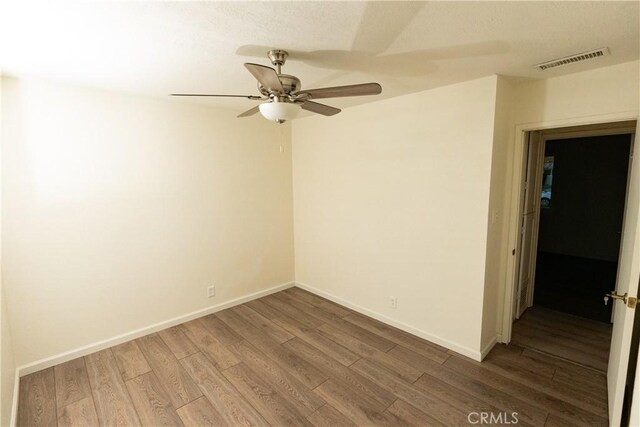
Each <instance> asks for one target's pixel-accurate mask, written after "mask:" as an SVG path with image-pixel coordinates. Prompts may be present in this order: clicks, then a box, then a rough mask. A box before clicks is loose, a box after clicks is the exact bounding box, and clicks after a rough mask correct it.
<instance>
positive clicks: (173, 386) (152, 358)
mask: <svg viewBox="0 0 640 427" xmlns="http://www.w3.org/2000/svg"><path fill="white" fill-rule="evenodd" d="M137 342H138V346H139V347H140V350H141V351H142V353H143V354H144V356H145V358H146V359H147V361H148V362H149V365H150V366H151V369H152V370H153V372H155V374H156V376H157V377H158V380H159V381H160V384H162V388H164V390H165V391H166V392H167V396H169V400H170V401H171V404H172V405H173V406H174V407H175V408H179V407H180V406H182V405H186V404H187V403H189V402H191V401H192V400H195V399H197V398H198V397H200V396H202V392H201V391H200V389H199V388H198V386H197V385H196V384H195V383H194V382H193V380H192V379H191V377H190V376H189V375H188V374H187V372H186V371H185V370H184V368H183V367H182V366H181V365H180V363H178V359H176V357H175V356H174V355H173V353H172V352H171V350H169V347H167V345H166V344H165V343H164V341H162V339H160V337H159V336H158V335H157V334H151V335H147V336H145V337H142V338H138V339H137ZM181 360H182V359H181Z"/></svg>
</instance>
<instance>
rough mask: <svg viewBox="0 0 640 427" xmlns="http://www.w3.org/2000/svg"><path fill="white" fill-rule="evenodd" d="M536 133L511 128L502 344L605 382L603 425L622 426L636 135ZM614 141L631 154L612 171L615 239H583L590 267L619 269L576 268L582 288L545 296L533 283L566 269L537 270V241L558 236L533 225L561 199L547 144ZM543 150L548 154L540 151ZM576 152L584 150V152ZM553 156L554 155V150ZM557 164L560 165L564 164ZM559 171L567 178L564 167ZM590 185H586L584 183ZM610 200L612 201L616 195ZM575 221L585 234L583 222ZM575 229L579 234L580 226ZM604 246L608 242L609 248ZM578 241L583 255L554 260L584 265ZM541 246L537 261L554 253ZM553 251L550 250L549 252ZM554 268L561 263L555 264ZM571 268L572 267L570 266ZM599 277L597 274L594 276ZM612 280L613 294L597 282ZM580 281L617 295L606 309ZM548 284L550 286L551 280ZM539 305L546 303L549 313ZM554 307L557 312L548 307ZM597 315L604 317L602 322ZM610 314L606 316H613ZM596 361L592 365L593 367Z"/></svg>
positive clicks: (605, 128)
mask: <svg viewBox="0 0 640 427" xmlns="http://www.w3.org/2000/svg"><path fill="white" fill-rule="evenodd" d="M567 122H569V121H567ZM538 129H540V130H536V129H535V128H533V129H532V128H531V127H528V129H527V127H525V126H522V127H517V128H516V134H517V135H518V138H517V144H516V149H515V152H514V158H515V159H517V161H521V162H522V163H520V164H517V163H516V164H515V167H514V169H515V175H514V178H515V180H514V187H513V189H512V197H513V198H512V204H511V206H512V207H511V209H512V214H511V215H510V224H511V225H510V227H512V228H510V229H511V230H512V231H511V233H513V234H511V235H510V236H509V244H510V245H513V246H510V247H511V248H513V249H510V251H511V250H512V253H509V255H511V257H510V258H509V259H508V261H507V275H508V277H510V278H511V279H510V280H512V282H511V283H512V285H507V298H508V299H507V300H506V301H510V302H511V304H505V316H504V322H505V323H504V327H503V342H507V343H508V342H512V343H513V342H517V341H520V342H521V343H523V346H526V347H531V348H534V350H535V351H540V352H542V353H546V356H551V357H554V358H557V359H558V360H562V361H563V362H562V363H565V362H570V363H572V364H575V365H576V366H580V365H581V368H584V369H587V371H588V372H592V373H593V375H590V376H592V377H593V378H599V382H600V383H602V381H603V380H604V381H606V384H607V386H606V391H605V393H606V396H605V399H606V401H607V402H608V406H609V416H610V422H612V423H613V424H624V420H625V418H626V416H624V415H623V414H624V413H625V412H626V411H624V410H623V400H626V399H624V398H623V396H625V395H626V394H627V392H628V390H632V387H629V382H628V381H625V377H626V376H627V372H632V371H628V369H627V368H628V366H629V364H630V362H631V363H632V364H633V363H635V360H636V358H637V352H633V351H631V341H632V340H631V334H632V329H633V328H632V326H633V323H634V321H633V319H634V313H635V307H636V301H637V299H636V298H635V297H636V296H637V291H638V277H639V276H640V263H639V262H638V261H640V259H639V257H638V254H639V253H640V225H639V224H640V222H639V221H638V217H639V215H640V209H639V207H640V156H633V146H634V138H635V136H636V135H637V134H638V127H637V122H636V121H635V120H632V121H628V122H622V121H620V122H615V123H602V124H594V125H583V126H573V127H566V128H555V129H551V128H550V127H548V126H545V124H541V125H539V127H538ZM616 135H619V136H620V138H622V137H624V138H626V139H627V141H629V142H628V143H623V145H627V144H628V145H627V147H629V148H630V150H627V151H626V158H627V159H628V162H627V168H626V169H627V170H626V171H620V170H618V169H619V168H618V167H616V169H617V170H618V172H620V173H621V174H622V176H623V177H625V178H626V180H623V181H624V183H625V184H626V186H620V187H622V190H621V191H622V194H623V195H624V198H623V199H624V204H623V206H624V211H623V212H624V214H623V217H624V219H623V221H622V223H623V226H622V227H621V230H617V232H615V234H616V236H615V237H616V238H615V239H613V238H611V236H608V237H607V238H608V239H609V241H608V242H605V241H604V238H603V237H602V235H600V237H599V238H597V239H596V238H594V237H593V236H591V237H590V238H591V239H593V241H596V242H599V243H598V245H599V246H601V247H600V248H599V250H600V255H598V257H599V258H594V259H595V260H596V261H602V262H604V263H607V262H608V263H611V262H614V261H615V262H617V261H619V265H618V266H617V268H613V270H616V271H615V273H612V272H611V270H612V268H611V265H610V264H609V266H608V267H607V266H606V264H603V265H599V266H596V267H593V265H592V266H590V268H595V269H597V271H595V272H594V271H592V272H591V273H590V274H585V273H584V271H583V270H584V269H585V267H584V265H583V267H582V268H578V269H577V270H580V273H581V274H582V276H583V278H584V277H586V279H584V280H583V281H582V282H581V283H582V285H581V286H582V287H580V286H577V285H576V286H577V287H574V288H571V287H569V286H568V285H567V283H566V280H564V284H565V287H568V288H569V290H566V289H564V290H557V289H556V290H554V291H549V292H548V295H546V296H545V295H544V294H545V291H544V290H543V289H544V288H543V287H542V286H539V283H540V280H541V278H540V277H537V276H541V275H544V274H547V275H548V276H551V277H554V276H555V282H556V283H558V282H563V280H562V277H561V276H562V275H564V276H568V275H569V273H568V271H565V270H570V268H568V267H565V268H561V271H560V274H558V271H557V270H558V268H556V269H555V270H554V269H553V268H551V269H550V270H548V271H550V273H549V272H548V271H547V273H545V272H544V271H543V270H542V269H541V268H540V267H541V266H543V263H544V262H545V260H544V259H543V260H542V261H541V263H540V265H539V263H538V255H539V254H538V252H539V251H538V250H539V249H540V247H539V241H538V240H539V238H540V239H542V240H544V239H545V233H548V232H549V231H553V230H558V228H553V227H552V226H551V227H547V224H542V223H541V221H540V219H541V217H543V216H545V215H547V214H550V213H552V212H554V211H552V210H546V211H545V209H553V208H554V207H558V204H557V203H561V205H560V207H561V206H562V202H558V197H559V196H558V191H560V192H561V193H562V190H558V186H560V187H562V185H561V184H560V185H559V184H558V174H559V173H560V170H559V169H558V167H559V166H558V165H559V161H560V159H559V157H562V156H563V154H562V153H560V152H558V151H554V148H553V144H554V141H557V142H558V146H559V143H560V142H565V143H567V142H568V140H573V139H580V140H582V141H586V139H585V138H591V137H602V136H607V137H611V136H616ZM559 140H564V141H559ZM594 141H595V140H594ZM636 142H637V141H636ZM594 144H595V142H594ZM635 145H637V144H635ZM547 146H549V147H551V148H549V149H548V150H547V149H546V148H547ZM561 148H562V147H561ZM582 148H583V149H584V147H582ZM555 149H556V150H557V147H556V148H555ZM614 151H615V150H614ZM620 151H621V152H622V151H623V149H620ZM636 151H637V150H636ZM610 154H611V153H606V154H604V156H605V157H606V156H609V155H610ZM556 157H558V158H556ZM614 157H615V156H614ZM609 160H610V159H609ZM609 160H607V159H606V158H602V157H601V158H600V159H599V160H598V162H597V163H596V166H595V167H597V168H601V167H602V164H604V163H609ZM562 163H566V162H564V161H563V162H562ZM571 166H572V167H573V166H575V162H572V163H571ZM563 169H565V172H566V169H567V168H566V167H565V168H563ZM622 172H624V173H622ZM590 175H594V176H595V175H598V173H597V171H596V172H594V171H593V170H592V173H591V174H590ZM589 179H591V178H583V181H586V182H589ZM600 179H605V178H600ZM518 180H520V181H518ZM591 181H593V180H592V179H591ZM609 182H610V181H609ZM518 183H519V184H520V185H518ZM587 187H588V185H587ZM617 188H618V187H617ZM580 192H581V191H578V190H574V191H572V192H571V193H570V194H571V197H573V198H575V197H577V193H580ZM616 192H617V190H616V191H614V193H616ZM582 193H584V192H582ZM596 193H597V191H596V192H594V191H591V192H590V191H589V190H587V191H586V194H587V196H588V197H587V199H588V200H590V205H589V206H593V204H594V203H598V202H597V201H594V197H593V196H594V195H597V194H596ZM613 196H614V197H613V198H615V194H614V195H613ZM618 196H619V194H618ZM571 197H570V198H571ZM608 200H612V199H608ZM554 203H555V204H554ZM605 208H608V209H609V214H608V215H607V218H606V221H612V222H613V220H615V217H616V215H615V214H612V213H611V212H612V210H611V209H610V206H605ZM592 210H593V209H592V208H589V207H584V206H583V210H582V213H581V215H582V216H583V217H585V216H586V217H587V218H586V219H585V218H580V219H581V220H589V217H590V216H592V215H595V214H594V213H593V212H592ZM555 212H556V214H555V216H557V209H556V210H555ZM596 216H597V215H596ZM600 218H602V217H600ZM527 219H528V220H527ZM603 221H605V220H603V219H601V220H600V221H597V223H598V224H601V223H602V222H603ZM618 221H619V219H618ZM582 222H583V227H584V221H582ZM574 223H578V224H577V225H579V223H580V221H576V220H575V217H574V219H573V220H572V222H571V224H570V226H574V225H576V224H574ZM565 228H566V227H565ZM577 228H578V229H580V227H577ZM516 230H517V231H516ZM560 230H561V231H562V230H563V228H562V227H560ZM619 231H621V234H620V235H618V232H619ZM556 234H557V231H556ZM574 234H575V233H574ZM577 234H578V235H579V236H580V238H582V239H587V238H589V236H585V235H584V234H587V233H586V232H585V231H584V230H583V231H582V232H580V233H577ZM553 237H555V236H553ZM596 237H597V235H596ZM552 240H553V239H552ZM611 241H613V242H614V244H613V245H612V244H611ZM585 242H587V240H583V241H582V243H581V244H580V245H578V246H579V249H580V250H583V252H582V253H580V252H575V253H566V252H565V253H562V252H560V253H559V255H561V256H569V257H575V258H587V259H589V258H588V256H585V253H586V252H584V251H586V249H588V248H587V247H586V246H587V244H586V243H585ZM546 243H548V242H546ZM556 243H557V242H556ZM565 243H566V242H565V241H562V242H561V245H560V246H562V245H563V244H565ZM544 245H545V243H544V242H542V246H543V247H546V251H540V257H544V255H545V254H544V253H543V252H550V253H552V254H554V255H556V254H557V253H556V252H553V251H552V250H549V249H548V248H549V247H552V248H554V246H553V245H551V246H549V245H547V246H544ZM607 245H609V246H617V248H618V249H617V250H616V251H615V252H617V253H616V255H619V257H618V258H615V259H613V258H612V257H611V256H609V257H608V258H607V257H606V256H605V255H603V254H605V253H610V252H611V251H609V252H607V250H605V249H604V247H605V246H607ZM557 247H558V246H555V248H557ZM558 252H559V251H558ZM527 254H528V255H527ZM590 256H593V255H590ZM547 261H548V260H547ZM556 261H557V263H561V261H562V260H560V261H558V260H556ZM574 261H575V260H574ZM576 264H578V263H577V262H576ZM552 267H553V266H552ZM598 271H599V272H600V273H597V272H598ZM598 274H599V276H598ZM593 276H598V277H599V279H598V280H592V279H593ZM611 277H613V282H614V286H613V287H609V286H610V285H606V284H604V283H603V282H605V281H606V279H607V278H609V279H610V278H611ZM616 277H617V278H616ZM544 279H545V277H542V280H543V281H544ZM565 279H566V278H565ZM587 279H588V280H587ZM585 281H591V282H598V283H599V284H601V285H602V287H603V288H605V287H606V288H607V289H606V291H605V293H606V292H611V291H614V290H616V292H617V294H615V293H614V296H615V297H616V298H615V300H610V301H609V306H605V305H604V300H603V297H604V293H599V291H598V290H597V288H596V290H593V292H592V295H591V296H588V295H587V293H589V292H588V291H586V290H585V289H584V286H586V285H585V284H584V282H585ZM548 282H550V283H551V282H553V281H548ZM562 294H567V295H568V296H569V297H571V298H566V299H565V300H564V302H563V303H559V302H558V301H559V300H560V299H562ZM545 297H546V299H545ZM580 297H584V298H590V302H589V303H585V302H584V300H583V301H582V302H581V301H579V300H580ZM556 299H557V300H556ZM591 300H593V301H591ZM567 301H568V302H567ZM596 301H597V302H596ZM540 304H546V305H547V306H548V307H544V306H543V305H540ZM553 304H557V305H555V306H553ZM567 304H569V305H572V304H573V305H574V306H575V305H580V307H570V308H567V307H565V306H566V305H567ZM614 304H615V305H614ZM585 305H586V306H587V307H585ZM611 306H612V308H611ZM571 310H572V311H571ZM602 310H605V311H604V315H603V313H602ZM610 310H613V313H612V315H611V314H610V313H611V312H610ZM584 316H587V317H584ZM589 317H590V318H589ZM613 319H615V322H613V324H612V323H611V322H612V320H613ZM514 320H515V322H514ZM603 320H604V321H603ZM607 320H608V321H607ZM636 323H637V322H636ZM634 336H637V335H636V332H634ZM593 350H596V351H593ZM609 350H610V351H609ZM598 358H599V360H596V359H598ZM594 360H595V363H590V361H591V362H593V361H594ZM607 360H608V363H607ZM625 383H626V384H625ZM625 389H626V390H625ZM624 406H628V405H624ZM627 410H628V409H627Z"/></svg>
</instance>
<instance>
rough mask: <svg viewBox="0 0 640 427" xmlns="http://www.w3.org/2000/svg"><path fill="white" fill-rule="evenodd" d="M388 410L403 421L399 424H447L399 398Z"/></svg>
mask: <svg viewBox="0 0 640 427" xmlns="http://www.w3.org/2000/svg"><path fill="white" fill-rule="evenodd" d="M386 412H388V413H390V414H392V415H394V416H395V417H396V418H397V419H398V420H400V421H401V422H400V423H398V424H397V425H400V424H402V425H407V426H443V427H444V426H446V424H444V423H441V422H440V421H438V420H436V419H435V418H433V417H430V416H429V415H427V414H425V413H424V412H422V411H420V410H419V409H416V408H415V407H414V406H411V405H409V404H408V403H407V402H405V401H404V400H402V399H398V400H396V401H395V402H393V405H391V406H389V407H388V408H387V410H386Z"/></svg>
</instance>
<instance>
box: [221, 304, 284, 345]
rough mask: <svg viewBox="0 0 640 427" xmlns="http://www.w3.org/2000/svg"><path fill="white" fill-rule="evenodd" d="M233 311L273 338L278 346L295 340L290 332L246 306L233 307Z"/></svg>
mask: <svg viewBox="0 0 640 427" xmlns="http://www.w3.org/2000/svg"><path fill="white" fill-rule="evenodd" d="M231 310H232V311H234V312H235V313H236V314H238V315H239V316H241V317H242V318H243V319H245V320H246V321H247V322H249V323H250V324H251V325H252V326H253V327H254V328H257V329H259V330H260V331H262V333H264V334H266V335H268V336H270V337H271V338H273V340H274V341H276V342H277V343H278V344H282V343H283V342H286V341H289V340H290V339H291V338H293V335H291V334H290V333H289V332H287V331H285V330H284V329H282V328H281V327H280V326H278V325H276V324H275V323H273V322H272V321H271V320H269V319H267V318H266V317H264V316H263V315H261V314H260V313H258V312H256V311H254V310H252V309H251V308H249V307H248V306H246V305H239V306H236V307H233V308H232V309H231Z"/></svg>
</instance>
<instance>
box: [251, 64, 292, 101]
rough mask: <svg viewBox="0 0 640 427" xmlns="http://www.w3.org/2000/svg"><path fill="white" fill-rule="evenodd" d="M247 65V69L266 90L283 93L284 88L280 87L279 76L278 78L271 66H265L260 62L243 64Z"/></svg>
mask: <svg viewBox="0 0 640 427" xmlns="http://www.w3.org/2000/svg"><path fill="white" fill-rule="evenodd" d="M244 66H245V67H247V70H249V72H250V73H251V74H253V77H255V78H256V80H258V81H259V82H260V83H261V84H262V86H264V88H265V89H267V90H268V91H272V90H273V91H276V92H280V93H284V88H283V87H282V83H281V82H280V78H278V73H276V70H274V69H273V68H271V67H266V66H264V65H260V64H252V63H250V62H247V63H245V64H244Z"/></svg>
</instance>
